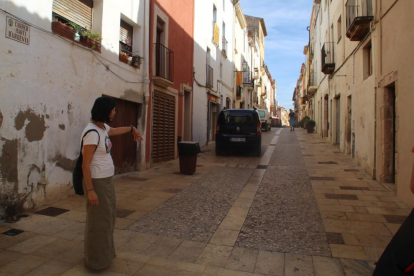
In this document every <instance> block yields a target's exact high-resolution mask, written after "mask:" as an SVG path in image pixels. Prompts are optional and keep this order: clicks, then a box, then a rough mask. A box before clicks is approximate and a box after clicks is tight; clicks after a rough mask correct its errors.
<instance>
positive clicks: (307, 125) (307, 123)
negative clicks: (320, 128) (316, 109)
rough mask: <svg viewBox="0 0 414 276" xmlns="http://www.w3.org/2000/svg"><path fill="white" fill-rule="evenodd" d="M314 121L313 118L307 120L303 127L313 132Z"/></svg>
mask: <svg viewBox="0 0 414 276" xmlns="http://www.w3.org/2000/svg"><path fill="white" fill-rule="evenodd" d="M315 126H316V122H315V121H314V120H309V121H307V122H306V124H305V128H306V130H307V131H308V133H313V132H314V131H315Z"/></svg>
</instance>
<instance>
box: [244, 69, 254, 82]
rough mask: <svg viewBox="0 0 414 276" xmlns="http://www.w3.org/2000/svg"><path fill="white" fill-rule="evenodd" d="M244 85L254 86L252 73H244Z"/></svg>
mask: <svg viewBox="0 0 414 276" xmlns="http://www.w3.org/2000/svg"><path fill="white" fill-rule="evenodd" d="M243 85H253V80H252V75H251V72H250V71H247V72H243Z"/></svg>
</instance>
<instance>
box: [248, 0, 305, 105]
mask: <svg viewBox="0 0 414 276" xmlns="http://www.w3.org/2000/svg"><path fill="white" fill-rule="evenodd" d="M312 4H313V0H241V1H240V5H241V7H242V10H243V13H244V14H245V15H250V16H256V17H261V18H264V21H265V25H266V30H267V37H265V64H266V65H267V67H268V68H269V71H270V73H271V74H272V77H273V78H274V79H275V80H276V85H277V95H276V100H277V101H278V102H279V106H282V107H284V108H286V109H289V108H292V107H293V103H292V96H293V91H294V89H295V87H296V82H297V80H298V78H299V75H300V68H301V66H302V63H304V62H305V61H306V57H305V55H304V54H303V47H304V46H305V45H307V44H308V40H309V33H308V31H307V30H306V27H308V26H309V22H310V16H311V12H312Z"/></svg>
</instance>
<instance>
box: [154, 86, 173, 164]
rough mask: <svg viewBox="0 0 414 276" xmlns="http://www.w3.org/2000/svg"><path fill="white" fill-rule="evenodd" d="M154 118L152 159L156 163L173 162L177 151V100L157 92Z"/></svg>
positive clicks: (155, 94)
mask: <svg viewBox="0 0 414 276" xmlns="http://www.w3.org/2000/svg"><path fill="white" fill-rule="evenodd" d="M153 116H154V119H153V130H152V133H153V138H152V141H153V147H152V159H153V161H154V163H156V162H162V161H168V160H172V159H174V150H175V98H174V97H173V96H170V95H167V94H165V93H162V92H158V91H155V93H154V112H153Z"/></svg>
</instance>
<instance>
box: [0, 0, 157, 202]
mask: <svg viewBox="0 0 414 276" xmlns="http://www.w3.org/2000/svg"><path fill="white" fill-rule="evenodd" d="M64 2H65V3H63V1H62V0H46V1H41V2H38V1H36V3H35V2H34V1H20V0H7V1H2V2H1V3H0V8H1V9H2V10H3V11H1V12H0V30H1V32H2V33H5V34H6V35H5V36H2V37H1V38H0V52H1V56H2V64H3V66H2V67H1V69H0V79H1V82H0V87H1V88H0V90H1V91H2V100H1V101H0V131H1V140H0V149H1V154H0V172H1V173H0V184H1V191H0V192H1V193H0V194H1V197H2V202H6V204H11V205H15V206H16V207H17V208H18V209H20V208H34V207H36V206H39V205H42V204H45V203H48V202H50V201H55V200H58V199H60V198H63V197H66V196H67V195H69V194H72V193H73V189H72V183H71V182H72V170H73V168H74V164H75V162H76V159H77V157H78V155H79V148H80V142H79V141H80V135H81V132H82V130H83V129H84V128H85V126H86V125H87V124H88V122H89V120H90V117H91V115H90V110H91V108H92V105H93V103H94V101H95V99H96V98H97V97H100V96H107V97H111V98H113V99H114V100H115V101H116V104H117V116H116V121H114V122H113V123H112V124H111V126H114V127H116V126H119V125H121V124H127V125H135V126H136V127H137V128H138V130H139V131H140V132H141V133H143V134H145V133H146V131H147V127H148V125H147V121H146V120H145V116H146V115H145V109H146V104H147V102H148V101H147V99H148V96H149V91H148V89H147V86H146V82H147V81H148V65H147V63H146V61H148V57H149V55H148V47H147V45H148V33H147V32H146V29H148V28H147V23H146V18H148V15H149V2H148V1H144V0H142V1H133V0H126V1H125V2H127V3H126V4H125V5H118V4H117V1H101V0H95V1H93V2H92V1H86V0H82V1H79V0H67V1H64ZM65 7H66V8H65ZM100 37H101V38H102V39H100ZM115 138H118V137H115ZM128 140H130V141H128V142H125V143H124V142H123V141H122V140H120V139H113V141H112V142H113V148H112V150H113V152H117V155H116V156H115V155H114V156H113V159H114V163H115V172H116V173H117V174H118V173H124V172H130V171H135V170H139V169H141V168H145V147H144V146H142V145H137V144H136V143H134V142H133V139H132V136H131V137H130V139H128ZM46 191H47V192H46Z"/></svg>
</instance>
